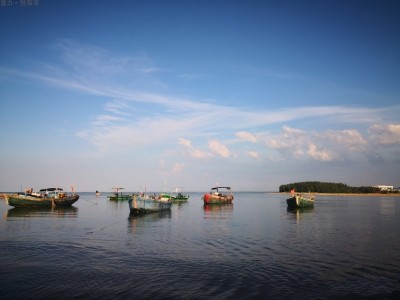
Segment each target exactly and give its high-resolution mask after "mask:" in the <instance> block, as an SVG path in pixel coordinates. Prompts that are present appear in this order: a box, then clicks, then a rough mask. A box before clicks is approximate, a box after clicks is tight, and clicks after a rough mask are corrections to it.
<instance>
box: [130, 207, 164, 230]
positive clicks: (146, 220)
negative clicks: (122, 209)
mask: <svg viewBox="0 0 400 300" xmlns="http://www.w3.org/2000/svg"><path fill="white" fill-rule="evenodd" d="M163 219H171V210H169V209H168V210H163V211H160V212H153V213H148V214H129V217H128V227H129V231H130V232H133V231H135V230H136V229H137V228H143V227H151V226H153V224H154V223H155V222H159V221H161V220H163Z"/></svg>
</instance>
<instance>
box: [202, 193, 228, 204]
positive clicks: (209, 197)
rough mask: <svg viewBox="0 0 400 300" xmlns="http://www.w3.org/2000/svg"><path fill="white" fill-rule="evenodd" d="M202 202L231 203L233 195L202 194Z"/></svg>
mask: <svg viewBox="0 0 400 300" xmlns="http://www.w3.org/2000/svg"><path fill="white" fill-rule="evenodd" d="M203 201H204V204H231V203H232V201H233V195H222V196H220V195H213V194H204V196H203Z"/></svg>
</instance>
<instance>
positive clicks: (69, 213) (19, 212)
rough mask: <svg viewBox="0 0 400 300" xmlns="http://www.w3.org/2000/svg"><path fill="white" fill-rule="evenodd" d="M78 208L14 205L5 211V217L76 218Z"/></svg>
mask: <svg viewBox="0 0 400 300" xmlns="http://www.w3.org/2000/svg"><path fill="white" fill-rule="evenodd" d="M77 214H78V208H76V207H73V206H70V207H16V208H12V209H9V210H8V211H7V218H21V217H22V218H36V217H46V216H49V217H54V216H55V217H61V218H64V217H67V218H76V217H77Z"/></svg>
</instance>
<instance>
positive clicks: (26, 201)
mask: <svg viewBox="0 0 400 300" xmlns="http://www.w3.org/2000/svg"><path fill="white" fill-rule="evenodd" d="M78 199H79V195H77V194H75V193H72V194H71V195H68V194H67V193H66V192H64V191H63V189H61V188H46V189H41V190H40V192H39V193H36V192H33V191H32V189H30V190H26V191H25V193H18V194H12V195H7V196H6V202H7V204H8V205H10V206H14V207H52V206H64V207H65V206H71V205H72V204H73V203H75V202H76V201H78Z"/></svg>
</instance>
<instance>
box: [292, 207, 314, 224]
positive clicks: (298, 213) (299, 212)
mask: <svg viewBox="0 0 400 300" xmlns="http://www.w3.org/2000/svg"><path fill="white" fill-rule="evenodd" d="M287 212H288V214H290V215H291V216H293V217H294V218H295V219H296V221H297V222H298V221H300V219H302V218H303V217H305V216H307V214H309V213H311V214H310V215H312V213H313V212H314V207H304V208H299V207H297V208H295V207H290V206H288V207H287Z"/></svg>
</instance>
